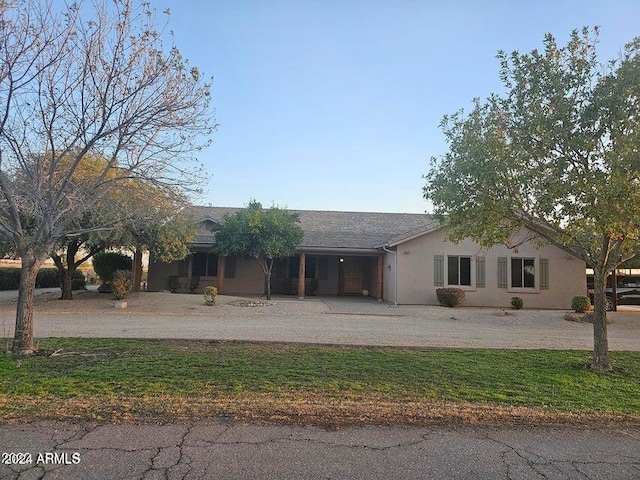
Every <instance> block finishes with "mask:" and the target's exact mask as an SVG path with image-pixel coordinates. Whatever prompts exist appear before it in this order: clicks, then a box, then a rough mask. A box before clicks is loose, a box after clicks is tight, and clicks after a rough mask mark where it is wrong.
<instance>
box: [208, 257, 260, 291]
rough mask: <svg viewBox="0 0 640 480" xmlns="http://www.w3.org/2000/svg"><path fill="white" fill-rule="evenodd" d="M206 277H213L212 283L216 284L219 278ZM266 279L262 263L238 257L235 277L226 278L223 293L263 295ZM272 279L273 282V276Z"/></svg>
mask: <svg viewBox="0 0 640 480" xmlns="http://www.w3.org/2000/svg"><path fill="white" fill-rule="evenodd" d="M206 278H211V280H212V281H213V283H212V285H214V286H215V285H216V282H217V278H215V277H206ZM264 281H265V280H264V273H263V272H262V268H260V265H258V262H256V261H255V260H254V259H252V258H237V259H236V275H235V278H229V277H226V278H225V279H224V292H223V293H226V294H229V295H235V294H251V295H262V294H264V292H265V289H264V286H265V284H264ZM271 281H272V282H273V277H272V280H271Z"/></svg>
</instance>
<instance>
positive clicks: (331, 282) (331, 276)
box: [317, 255, 340, 295]
mask: <svg viewBox="0 0 640 480" xmlns="http://www.w3.org/2000/svg"><path fill="white" fill-rule="evenodd" d="M327 259H328V267H329V268H328V271H327V279H326V280H318V291H317V295H337V294H338V279H339V275H340V273H339V272H340V257H338V256H334V255H331V256H327Z"/></svg>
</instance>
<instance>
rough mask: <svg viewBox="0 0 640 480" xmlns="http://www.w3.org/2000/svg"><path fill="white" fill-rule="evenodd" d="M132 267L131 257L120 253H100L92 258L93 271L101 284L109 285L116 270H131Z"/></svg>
mask: <svg viewBox="0 0 640 480" xmlns="http://www.w3.org/2000/svg"><path fill="white" fill-rule="evenodd" d="M132 266H133V260H131V257H129V256H127V255H123V254H122V253H118V252H100V253H96V254H95V255H94V256H93V270H94V271H95V272H96V274H97V275H98V276H99V277H100V280H101V281H102V283H110V282H111V281H113V275H114V274H115V273H116V271H117V270H131V267H132Z"/></svg>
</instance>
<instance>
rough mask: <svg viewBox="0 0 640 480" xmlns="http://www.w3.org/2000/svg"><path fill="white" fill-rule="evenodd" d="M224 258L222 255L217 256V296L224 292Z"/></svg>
mask: <svg viewBox="0 0 640 480" xmlns="http://www.w3.org/2000/svg"><path fill="white" fill-rule="evenodd" d="M225 260H226V257H225V256H224V255H218V282H217V285H216V288H217V289H218V294H219V295H222V293H223V290H224V265H225V263H226V262H225Z"/></svg>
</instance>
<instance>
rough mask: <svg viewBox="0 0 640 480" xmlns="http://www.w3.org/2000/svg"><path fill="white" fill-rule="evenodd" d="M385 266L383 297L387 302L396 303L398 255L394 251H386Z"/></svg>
mask: <svg viewBox="0 0 640 480" xmlns="http://www.w3.org/2000/svg"><path fill="white" fill-rule="evenodd" d="M392 250H395V248H393V249H392ZM383 268H384V273H383V283H384V287H383V298H384V300H386V301H387V302H391V303H394V302H395V301H396V256H395V255H394V254H393V253H389V252H386V253H385V255H384V266H383Z"/></svg>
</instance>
